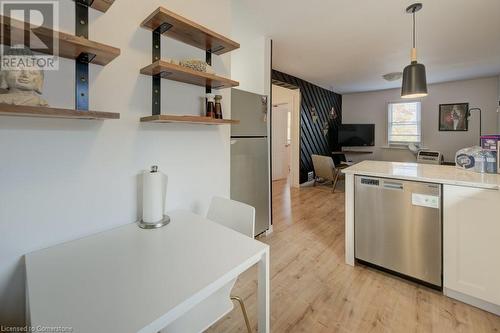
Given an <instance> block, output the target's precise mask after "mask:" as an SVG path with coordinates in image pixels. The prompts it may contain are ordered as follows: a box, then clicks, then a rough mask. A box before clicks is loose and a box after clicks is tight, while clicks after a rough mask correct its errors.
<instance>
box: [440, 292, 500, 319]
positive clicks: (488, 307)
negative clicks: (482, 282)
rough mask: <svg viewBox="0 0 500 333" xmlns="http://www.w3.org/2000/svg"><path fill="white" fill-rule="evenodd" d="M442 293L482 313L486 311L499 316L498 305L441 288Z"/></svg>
mask: <svg viewBox="0 0 500 333" xmlns="http://www.w3.org/2000/svg"><path fill="white" fill-rule="evenodd" d="M443 293H444V294H445V295H446V296H448V297H451V298H454V299H456V300H459V301H461V302H464V303H466V304H469V305H472V306H475V307H476V308H480V309H482V310H484V311H488V312H491V313H494V314H496V315H497V316H500V305H497V304H493V303H490V302H487V301H483V300H481V299H478V298H475V297H472V296H469V295H465V294H462V293H461V292H458V291H454V290H451V289H447V288H443Z"/></svg>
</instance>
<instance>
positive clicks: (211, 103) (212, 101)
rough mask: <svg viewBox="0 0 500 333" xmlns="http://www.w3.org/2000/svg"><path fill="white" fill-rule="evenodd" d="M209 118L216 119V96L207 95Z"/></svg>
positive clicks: (207, 113) (207, 114)
mask: <svg viewBox="0 0 500 333" xmlns="http://www.w3.org/2000/svg"><path fill="white" fill-rule="evenodd" d="M205 115H206V116H207V117H210V118H215V95H214V94H207V111H206V114H205Z"/></svg>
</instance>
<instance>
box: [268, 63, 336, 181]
mask: <svg viewBox="0 0 500 333" xmlns="http://www.w3.org/2000/svg"><path fill="white" fill-rule="evenodd" d="M272 80H273V84H277V85H281V86H285V87H287V88H293V87H296V88H299V89H300V93H301V105H300V132H301V133H300V183H304V182H306V181H307V174H308V173H309V172H311V171H314V168H313V164H312V159H311V155H312V154H318V155H326V156H331V155H332V151H334V150H335V149H336V148H337V147H336V145H337V133H338V128H339V126H340V124H341V123H342V95H340V94H337V93H334V92H333V91H330V90H327V89H323V88H321V87H318V86H316V85H314V84H312V83H310V82H307V81H304V80H302V79H299V78H297V77H295V76H292V75H289V74H285V73H282V72H279V71H277V70H274V69H273V71H272Z"/></svg>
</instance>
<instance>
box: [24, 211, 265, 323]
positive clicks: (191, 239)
mask: <svg viewBox="0 0 500 333" xmlns="http://www.w3.org/2000/svg"><path fill="white" fill-rule="evenodd" d="M169 215H170V217H171V220H172V221H171V222H170V224H168V225H167V226H165V227H163V228H160V229H157V230H143V229H140V228H139V227H138V226H137V225H136V224H129V225H126V226H123V227H119V228H116V229H113V230H110V231H106V232H102V233H99V234H96V235H93V236H89V237H86V238H82V239H79V240H75V241H71V242H68V243H64V244H61V245H57V246H54V247H50V248H47V249H44V250H40V251H37V252H33V253H30V254H27V255H26V277H27V281H26V294H27V295H26V296H27V302H28V304H27V315H28V323H29V325H31V326H38V325H42V326H51V327H53V326H58V327H59V326H63V327H72V328H73V332H77V333H78V332H83V333H88V332H92V333H98V332H107V333H109V332H158V331H159V330H160V329H162V328H164V327H165V326H167V325H169V324H170V323H172V322H173V321H174V320H175V319H177V318H179V317H180V316H182V315H183V314H184V313H186V312H187V311H189V310H190V309H192V308H193V307H194V306H196V305H197V304H198V303H200V302H201V301H202V300H204V299H206V298H207V297H208V296H210V295H212V294H213V293H214V292H216V291H217V290H219V289H220V288H221V287H223V286H225V285H226V284H227V283H228V282H230V281H231V280H233V279H235V278H236V277H237V276H238V275H239V274H241V273H242V272H244V271H245V270H247V269H248V268H250V267H251V266H253V265H254V264H256V263H258V268H259V273H258V318H259V319H258V328H259V332H269V331H270V323H269V322H270V318H269V246H268V245H266V244H264V243H261V242H259V241H256V240H254V239H251V238H249V237H246V236H244V235H242V234H240V233H237V232H235V231H233V230H231V229H228V228H226V227H224V226H221V225H219V224H217V223H215V222H212V221H210V220H207V219H206V218H204V217H201V216H198V215H195V214H192V213H189V212H186V211H175V212H171V213H170V214H169Z"/></svg>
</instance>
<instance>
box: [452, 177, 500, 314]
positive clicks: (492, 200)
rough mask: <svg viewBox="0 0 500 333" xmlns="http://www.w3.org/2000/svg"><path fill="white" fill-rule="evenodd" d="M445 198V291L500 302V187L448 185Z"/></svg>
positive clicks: (494, 302) (472, 298) (476, 300)
mask: <svg viewBox="0 0 500 333" xmlns="http://www.w3.org/2000/svg"><path fill="white" fill-rule="evenodd" d="M443 200H444V210H443V218H444V220H443V265H444V266H443V272H444V281H443V282H444V287H445V292H446V291H447V290H448V291H451V292H448V294H450V296H452V294H456V293H460V294H463V295H465V299H463V297H462V300H463V301H466V302H467V301H468V299H467V297H471V301H469V302H473V303H476V304H474V305H477V306H480V307H482V306H481V305H482V304H477V303H478V301H479V302H480V301H485V302H488V303H490V304H489V305H490V306H491V305H500V191H498V190H486V189H478V188H470V187H461V186H451V185H445V186H444V193H443ZM453 292H455V293H453ZM455 297H456V296H455ZM486 306H488V305H486ZM495 312H496V311H495Z"/></svg>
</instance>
